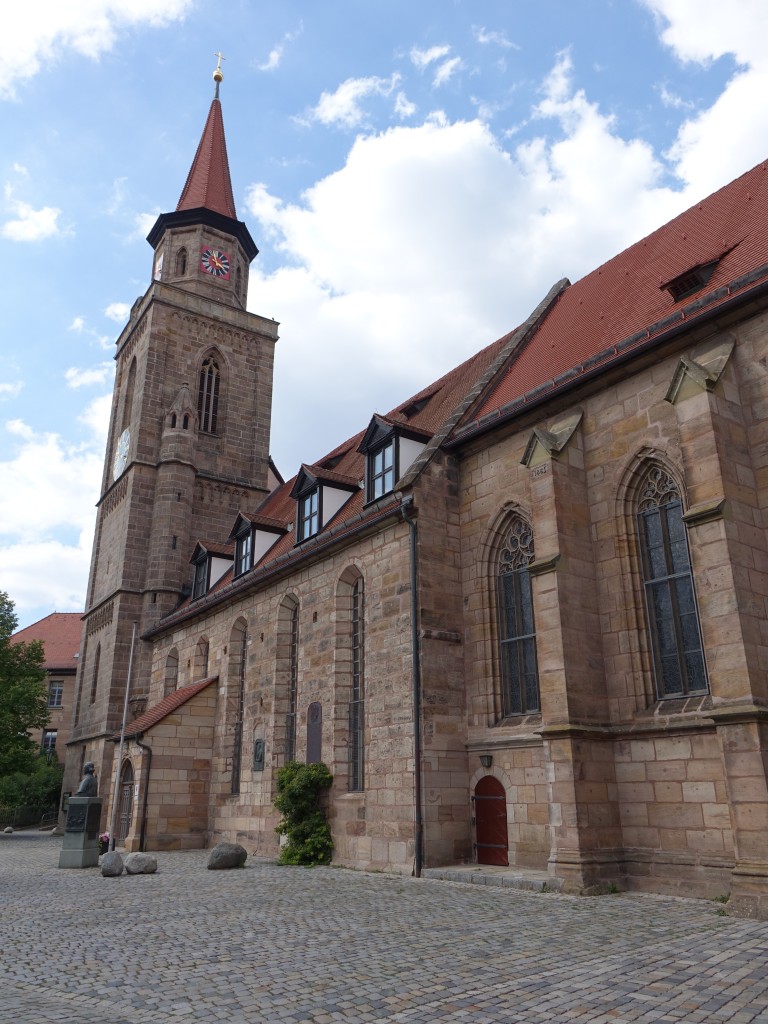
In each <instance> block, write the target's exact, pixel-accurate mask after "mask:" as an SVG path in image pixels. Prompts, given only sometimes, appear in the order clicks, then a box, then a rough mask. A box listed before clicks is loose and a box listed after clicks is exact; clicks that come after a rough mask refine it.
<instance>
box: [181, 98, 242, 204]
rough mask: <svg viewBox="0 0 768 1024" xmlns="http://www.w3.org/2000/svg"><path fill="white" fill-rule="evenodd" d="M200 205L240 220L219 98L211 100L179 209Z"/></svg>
mask: <svg viewBox="0 0 768 1024" xmlns="http://www.w3.org/2000/svg"><path fill="white" fill-rule="evenodd" d="M201 207H202V208H203V209H206V210H212V211H213V212H214V213H220V214H222V215H223V216H224V217H230V218H231V219H232V220H237V213H236V212H235V198H234V195H233V192H232V179H231V177H230V174H229V160H228V159H227V143H226V139H225V137H224V119H223V117H222V113H221V103H220V102H219V100H218V99H217V98H214V99H213V100H212V101H211V109H210V110H209V111H208V118H207V120H206V122H205V127H204V128H203V134H202V136H201V138H200V142H199V144H198V147H197V152H196V153H195V157H194V160H193V161H192V166H191V168H190V170H189V174H188V175H187V180H186V182H185V184H184V188H183V189H182V192H181V197H180V199H179V203H178V206H177V207H176V210H177V212H178V211H179V210H199V209H200V208H201Z"/></svg>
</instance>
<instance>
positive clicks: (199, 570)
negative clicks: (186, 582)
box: [192, 555, 208, 601]
mask: <svg viewBox="0 0 768 1024" xmlns="http://www.w3.org/2000/svg"><path fill="white" fill-rule="evenodd" d="M207 589H208V557H207V555H206V557H205V558H201V559H200V561H199V562H195V582H194V583H193V585H192V600H193V601H194V600H196V599H197V598H198V597H202V596H203V594H204V593H205V592H206V590H207Z"/></svg>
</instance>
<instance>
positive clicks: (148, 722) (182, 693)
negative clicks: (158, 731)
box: [113, 676, 219, 739]
mask: <svg viewBox="0 0 768 1024" xmlns="http://www.w3.org/2000/svg"><path fill="white" fill-rule="evenodd" d="M218 678H219V677H218V676H209V677H208V678H207V679H201V680H200V682H198V683H192V684H191V685H190V686H182V687H180V688H179V689H178V690H174V691H173V693H169V694H168V696H167V697H163V699H162V700H161V701H160V702H159V704H155V706H154V707H152V708H148V709H147V710H146V711H145V712H144V713H143V714H141V715H139V717H138V718H134V720H133V721H132V722H129V723H128V725H126V727H125V736H126V738H128V737H130V736H140V735H141V734H142V733H144V732H146V731H147V729H151V728H152V726H153V725H157V723H158V722H162V720H163V719H164V718H167V717H168V715H170V714H171V713H172V712H173V711H175V710H176V709H177V708H180V707H181V706H182V704H186V703H187V701H188V700H191V699H192V697H194V696H195V694H197V693H200V691H201V690H204V689H205V688H206V686H210V685H211V683H215V682H216V680H217V679H218ZM113 739H120V733H119V732H118V733H116V734H115V736H114V737H113Z"/></svg>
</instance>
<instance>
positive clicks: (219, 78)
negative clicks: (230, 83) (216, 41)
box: [213, 50, 227, 99]
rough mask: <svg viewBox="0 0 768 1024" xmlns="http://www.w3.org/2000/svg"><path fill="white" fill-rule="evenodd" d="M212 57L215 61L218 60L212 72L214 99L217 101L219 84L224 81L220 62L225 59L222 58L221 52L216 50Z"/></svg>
mask: <svg viewBox="0 0 768 1024" xmlns="http://www.w3.org/2000/svg"><path fill="white" fill-rule="evenodd" d="M213 56H214V57H216V58H217V60H218V63H217V65H216V70H215V71H214V72H213V80H214V82H215V83H216V99H218V98H219V82H223V81H224V72H223V71H222V70H221V62H222V61H223V60H226V59H227V58H226V57H225V56H224V54H223V53H222V52H221V50H218V51H217V52H216V53H214V55H213Z"/></svg>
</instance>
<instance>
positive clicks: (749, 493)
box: [65, 70, 768, 918]
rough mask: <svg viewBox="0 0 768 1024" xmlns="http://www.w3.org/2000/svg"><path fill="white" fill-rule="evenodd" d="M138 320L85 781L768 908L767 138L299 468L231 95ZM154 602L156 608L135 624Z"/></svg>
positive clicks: (376, 848) (79, 741) (104, 568)
mask: <svg viewBox="0 0 768 1024" xmlns="http://www.w3.org/2000/svg"><path fill="white" fill-rule="evenodd" d="M214 77H215V78H216V81H217V84H216V96H215V98H214V100H213V102H212V104H211V108H210V111H209V114H208V119H207V121H206V124H205V128H204V130H203V135H202V138H201V141H200V145H199V147H198V150H197V153H196V154H195V157H194V160H193V162H192V167H191V170H190V173H189V176H188V178H187V181H186V184H185V185H184V188H183V191H182V194H181V198H180V200H179V203H178V206H177V207H176V210H175V211H174V212H173V213H165V214H162V215H161V216H160V217H159V218H158V220H157V222H156V224H155V226H154V227H153V228H152V230H151V232H150V234H149V236H148V241H149V243H150V245H151V246H152V249H153V252H154V256H153V260H152V264H151V268H152V280H151V283H150V285H149V288H148V290H147V292H146V293H145V295H144V296H143V297H142V298H140V299H138V300H137V301H136V303H135V304H134V307H133V309H132V310H131V315H130V320H129V322H128V324H127V325H126V327H125V329H124V330H123V332H122V333H121V335H120V337H119V338H118V339H117V345H116V355H115V358H116V361H117V376H116V382H115V391H114V399H113V405H112V418H111V424H110V430H109V441H108V449H107V458H106V462H105V468H104V478H103V482H102V489H101V496H100V498H99V503H98V519H97V526H96V536H95V541H94V550H93V560H92V566H91V573H90V579H89V585H88V595H87V602H86V609H87V610H86V612H85V616H84V619H83V637H82V642H81V648H80V660H79V668H78V682H77V697H76V706H75V717H74V723H73V730H72V734H71V737H70V741H69V745H68V759H67V777H66V780H65V789H69V790H71V789H73V788H74V787H75V786H76V782H77V776H78V772H79V771H80V768H81V766H82V764H83V763H84V762H85V761H86V760H88V761H93V762H94V763H95V764H96V770H97V774H98V775H99V777H100V780H101V793H102V796H103V797H104V798H105V823H106V824H108V823H109V821H110V816H111V802H112V785H113V783H112V782H111V781H110V780H113V779H115V777H116V775H117V774H118V766H117V765H116V763H115V759H116V757H117V752H118V749H119V747H118V744H117V742H116V739H117V738H118V735H119V731H120V725H121V721H122V717H123V708H124V704H125V700H126V688H127V687H129V692H128V704H127V706H128V707H129V709H130V711H129V714H128V725H127V728H126V731H125V743H124V745H123V747H122V762H121V764H120V766H119V786H118V798H119V809H118V810H119V813H118V814H117V820H118V823H119V824H118V837H119V839H118V842H119V844H121V845H125V846H126V847H127V848H129V849H147V850H157V849H186V848H194V847H206V846H209V845H213V844H215V843H216V842H218V841H220V840H224V839H226V840H231V841H237V842H241V843H242V844H243V845H244V846H245V847H246V848H247V849H248V851H249V853H252V854H256V855H260V856H267V857H275V856H276V855H277V852H278V836H277V835H276V833H275V831H274V829H275V825H276V824H277V821H278V815H277V812H276V811H275V810H274V807H273V800H274V796H275V775H276V772H277V770H278V769H279V768H280V767H282V766H283V765H284V764H285V763H286V762H288V761H290V760H292V759H296V760H300V761H308V762H315V761H323V762H325V763H326V764H327V765H328V766H329V768H330V770H331V772H332V774H333V777H334V781H333V785H332V788H331V790H330V792H329V796H328V815H329V821H330V824H331V830H332V835H333V842H334V854H333V858H334V863H338V864H340V865H345V866H348V867H354V868H362V869H376V870H384V871H391V872H397V873H407V874H410V873H415V874H416V875H419V874H421V873H422V871H423V870H425V869H427V868H430V867H437V866H445V865H453V864H466V863H473V862H477V863H480V864H496V865H510V867H512V868H514V869H515V870H518V871H520V872H523V873H524V872H525V871H526V870H535V871H538V872H546V873H547V877H548V878H549V880H550V882H551V887H552V888H557V889H561V890H562V891H565V892H599V891H601V890H604V889H606V888H609V887H614V886H615V887H617V888H619V889H629V890H642V891H651V892H664V893H677V894H680V895H692V896H702V897H710V898H713V897H717V896H722V895H724V894H726V893H730V906H731V907H732V908H733V909H734V910H735V911H737V912H739V913H743V914H748V915H756V916H760V917H763V918H768V776H767V771H768V768H767V766H768V615H767V614H766V612H767V610H768V609H767V608H766V602H767V600H768V571H767V569H768V536H767V535H766V520H765V517H766V508H768V163H764V164H760V165H758V166H757V167H755V168H754V169H753V170H751V171H749V172H748V173H747V174H745V175H743V176H742V177H741V178H738V179H737V180H736V181H734V182H732V183H731V184H730V185H727V186H726V187H725V188H723V189H721V190H720V191H719V192H716V193H715V194H714V195H712V196H710V197H709V198H707V199H704V200H702V202H700V203H698V204H697V205H696V206H695V207H693V208H692V209H690V210H688V211H687V212H686V213H684V214H682V215H681V216H679V217H677V218H676V219H674V220H673V221H671V222H670V223H669V224H666V225H665V226H664V227H662V228H660V229H659V230H657V231H655V232H653V233H652V234H651V235H649V236H648V237H647V238H645V239H643V240H642V241H640V242H638V243H637V244H635V245H633V246H631V247H630V248H629V249H627V250H626V251H624V252H622V253H620V254H619V255H618V256H616V257H614V258H613V259H612V260H610V261H609V262H607V263H605V264H604V265H603V266H601V267H599V268H598V269H596V270H594V271H593V272H592V273H591V274H588V275H587V276H586V277H584V278H582V279H581V280H580V281H577V282H575V283H573V284H571V283H570V282H569V281H568V280H562V281H560V282H558V283H557V284H555V285H554V286H553V287H552V289H551V290H550V291H549V293H548V294H547V295H546V296H544V297H543V299H542V301H541V302H540V304H539V305H538V306H537V308H536V309H535V310H533V312H532V313H531V314H530V316H529V317H528V319H527V320H526V321H525V322H524V323H523V324H521V325H519V326H518V327H516V328H515V329H514V330H512V331H511V332H510V333H509V334H508V335H505V336H504V337H502V338H500V339H499V340H497V341H495V342H493V343H492V344H490V345H489V346H488V347H487V348H484V349H483V350H481V351H480V352H478V353H476V354H475V355H474V356H472V357H471V358H470V359H468V360H467V361H466V362H464V363H462V364H461V365H460V366H458V367H456V368H455V369H454V370H452V371H451V372H450V373H448V374H447V375H446V376H444V377H442V378H441V379H440V380H438V381H436V382H434V383H432V384H430V385H429V386H427V387H425V388H423V390H421V391H420V392H418V393H417V394H416V395H413V396H411V397H408V398H406V399H405V400H404V401H403V402H402V403H401V404H399V405H398V406H396V407H395V408H394V409H391V410H389V411H388V412H386V413H379V412H377V411H374V410H371V416H370V419H369V421H368V422H367V423H361V424H360V429H359V432H358V433H357V434H356V435H355V436H354V437H352V438H349V439H347V440H345V441H342V443H340V444H339V445H338V446H337V447H336V448H335V449H334V450H333V451H331V452H329V453H328V454H327V455H326V456H325V457H324V458H322V459H320V460H319V461H317V462H315V463H312V464H304V465H302V466H300V467H299V468H298V472H297V473H296V474H295V475H294V476H293V477H291V478H290V479H288V480H283V479H282V477H281V476H280V475H279V473H278V472H277V470H276V469H275V467H274V466H273V465H272V463H271V460H270V456H269V451H270V419H271V392H272V366H273V351H274V346H275V343H276V342H277V327H278V325H277V324H276V323H275V322H274V321H273V320H270V319H266V318H263V317H260V316H258V315H257V314H254V313H250V312H248V311H247V310H246V305H245V304H246V295H247V289H248V271H249V266H250V263H251V261H252V260H253V259H254V258H255V256H256V255H257V252H258V250H257V248H256V245H255V244H254V241H253V239H252V238H251V235H250V233H249V231H248V228H247V227H246V225H245V224H244V223H243V222H241V221H239V220H238V219H237V214H236V210H235V203H234V199H233V193H232V186H231V182H230V173H229V165H228V160H227V152H226V145H225V138H224V128H223V120H222V112H221V104H220V101H219V98H218V88H219V86H218V83H219V81H220V80H221V76H220V72H219V71H218V70H217V72H216V73H215V75H214ZM134 624H135V629H134Z"/></svg>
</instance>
